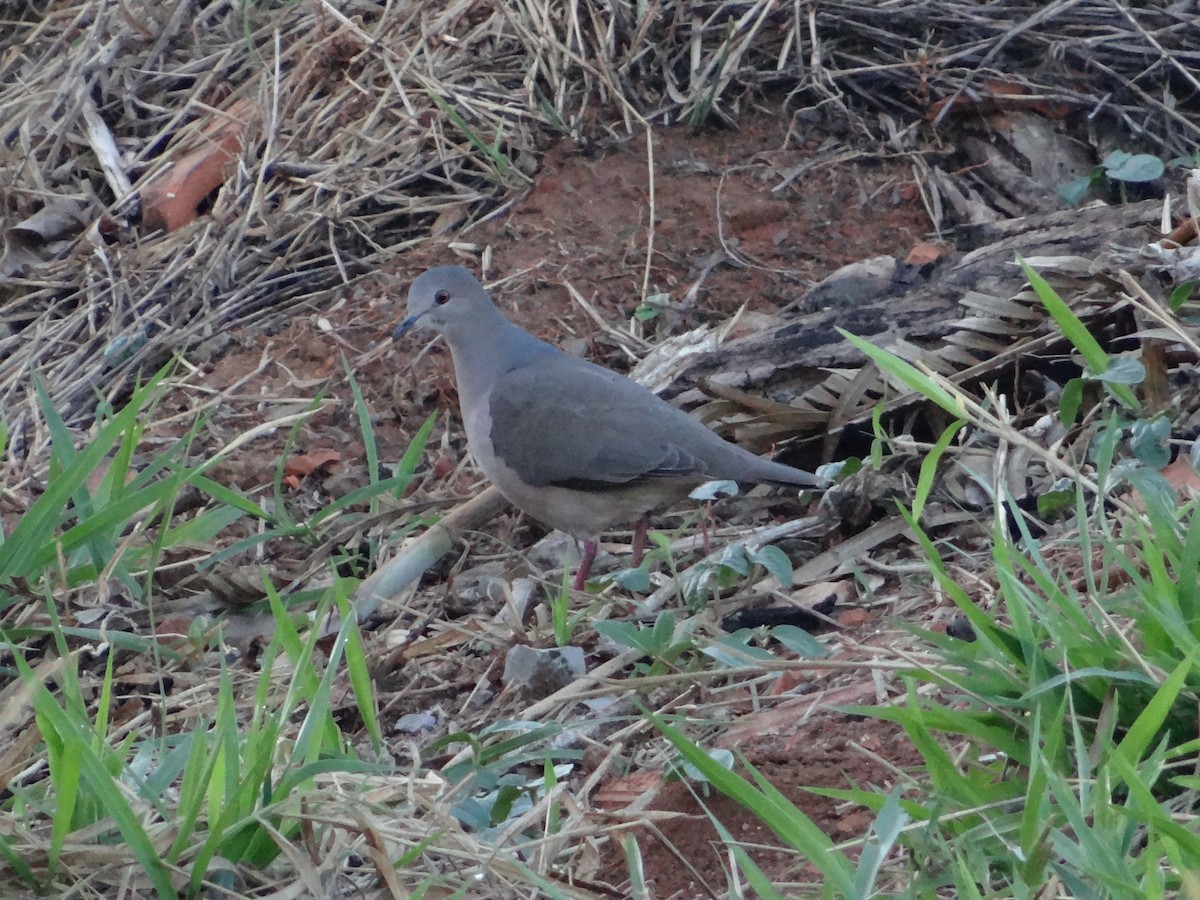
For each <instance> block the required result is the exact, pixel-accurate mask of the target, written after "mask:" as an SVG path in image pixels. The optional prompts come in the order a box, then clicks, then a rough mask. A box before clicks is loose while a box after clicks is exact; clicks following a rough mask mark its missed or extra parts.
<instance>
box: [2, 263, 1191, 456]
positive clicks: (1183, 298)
mask: <svg viewBox="0 0 1200 900" xmlns="http://www.w3.org/2000/svg"><path fill="white" fill-rule="evenodd" d="M1196 284H1197V282H1195V281H1185V282H1183V283H1182V284H1177V285H1175V287H1174V288H1173V289H1172V290H1171V299H1170V307H1171V312H1179V310H1180V308H1181V307H1182V306H1183V304H1185V303H1187V302H1188V300H1190V299H1191V297H1192V294H1193V293H1194V292H1195V290H1196ZM3 448H4V441H3V440H0V450H2V449H3Z"/></svg>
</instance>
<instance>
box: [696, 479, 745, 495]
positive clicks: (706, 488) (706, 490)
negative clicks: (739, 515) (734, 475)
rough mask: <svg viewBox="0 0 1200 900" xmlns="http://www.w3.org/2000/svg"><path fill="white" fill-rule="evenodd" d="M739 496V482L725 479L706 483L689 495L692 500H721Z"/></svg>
mask: <svg viewBox="0 0 1200 900" xmlns="http://www.w3.org/2000/svg"><path fill="white" fill-rule="evenodd" d="M737 495H738V485H737V482H736V481H729V480H728V479H725V480H720V481H706V482H704V484H702V485H700V486H699V487H698V488H696V489H695V490H694V491H692V492H691V493H690V494H688V497H690V498H691V499H692V500H720V499H721V498H722V497H736V496H737Z"/></svg>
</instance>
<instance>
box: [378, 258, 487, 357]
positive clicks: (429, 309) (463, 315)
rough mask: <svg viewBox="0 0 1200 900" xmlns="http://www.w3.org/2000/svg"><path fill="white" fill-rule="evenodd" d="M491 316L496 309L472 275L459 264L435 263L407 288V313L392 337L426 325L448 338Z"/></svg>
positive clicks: (477, 324) (478, 324) (479, 324)
mask: <svg viewBox="0 0 1200 900" xmlns="http://www.w3.org/2000/svg"><path fill="white" fill-rule="evenodd" d="M491 316H499V311H498V310H497V309H496V307H495V305H494V304H493V303H492V298H491V297H489V296H488V293H487V291H485V290H484V289H483V285H481V284H480V283H479V282H478V281H476V280H475V276H474V275H472V274H471V273H470V272H468V271H467V270H466V269H464V268H463V267H462V266H438V267H437V268H436V269H430V270H429V271H427V272H422V273H421V274H420V275H418V276H417V279H416V280H415V281H414V282H413V283H412V287H410V288H409V289H408V310H407V315H406V316H405V318H404V321H403V322H401V323H400V324H399V325H397V326H396V330H395V331H393V332H392V337H393V338H400V337H401V336H403V335H404V334H405V333H406V332H407V331H408V330H409V329H411V328H429V329H432V330H433V331H437V332H440V333H441V334H443V335H445V336H446V337H447V339H451V340H452V339H453V337H454V333H455V332H456V331H461V330H462V329H463V328H465V327H475V328H478V327H481V326H482V325H483V323H484V322H486V321H487V320H488V319H489V317H491Z"/></svg>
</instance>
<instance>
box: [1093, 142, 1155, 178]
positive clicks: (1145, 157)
mask: <svg viewBox="0 0 1200 900" xmlns="http://www.w3.org/2000/svg"><path fill="white" fill-rule="evenodd" d="M1100 165H1101V166H1103V167H1104V174H1106V175H1107V176H1108V177H1109V178H1111V179H1112V180H1113V181H1127V182H1132V183H1135V184H1136V183H1140V182H1145V181H1153V180H1154V179H1156V178H1161V177H1162V175H1163V172H1165V171H1166V166H1165V165H1164V164H1163V161H1162V160H1161V159H1159V158H1158V157H1157V156H1151V155H1150V154H1149V153H1133V154H1129V153H1126V152H1125V151H1124V150H1114V151H1113V152H1112V153H1110V154H1108V156H1106V157H1104V159H1103V160H1102V161H1101V163H1100Z"/></svg>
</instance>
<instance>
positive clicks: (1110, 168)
mask: <svg viewBox="0 0 1200 900" xmlns="http://www.w3.org/2000/svg"><path fill="white" fill-rule="evenodd" d="M1165 171H1166V166H1165V165H1164V164H1163V161H1162V160H1161V159H1159V158H1158V157H1157V156H1151V155H1150V154H1149V153H1126V152H1125V151H1124V150H1114V151H1113V152H1112V153H1110V154H1108V156H1106V157H1104V159H1102V160H1101V161H1100V165H1098V166H1096V167H1095V168H1094V169H1092V171H1091V172H1089V173H1088V174H1086V175H1080V176H1079V177H1078V178H1075V179H1072V180H1071V181H1068V182H1067V183H1066V184H1061V185H1059V187H1058V195H1059V196H1060V197H1062V199H1063V201H1064V202H1065V203H1067V204H1068V205H1070V206H1075V205H1076V204H1077V203H1079V202H1080V201H1081V200H1082V199H1083V198H1084V197H1085V196H1087V192H1088V190H1089V189H1090V188H1091V187H1092V185H1094V184H1104V183H1106V182H1110V181H1111V182H1114V183H1116V184H1118V185H1120V186H1121V187H1122V189H1123V188H1124V185H1126V184H1144V183H1145V182H1148V181H1154V180H1155V179H1156V178H1161V177H1162V176H1163V173H1164V172H1165Z"/></svg>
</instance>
